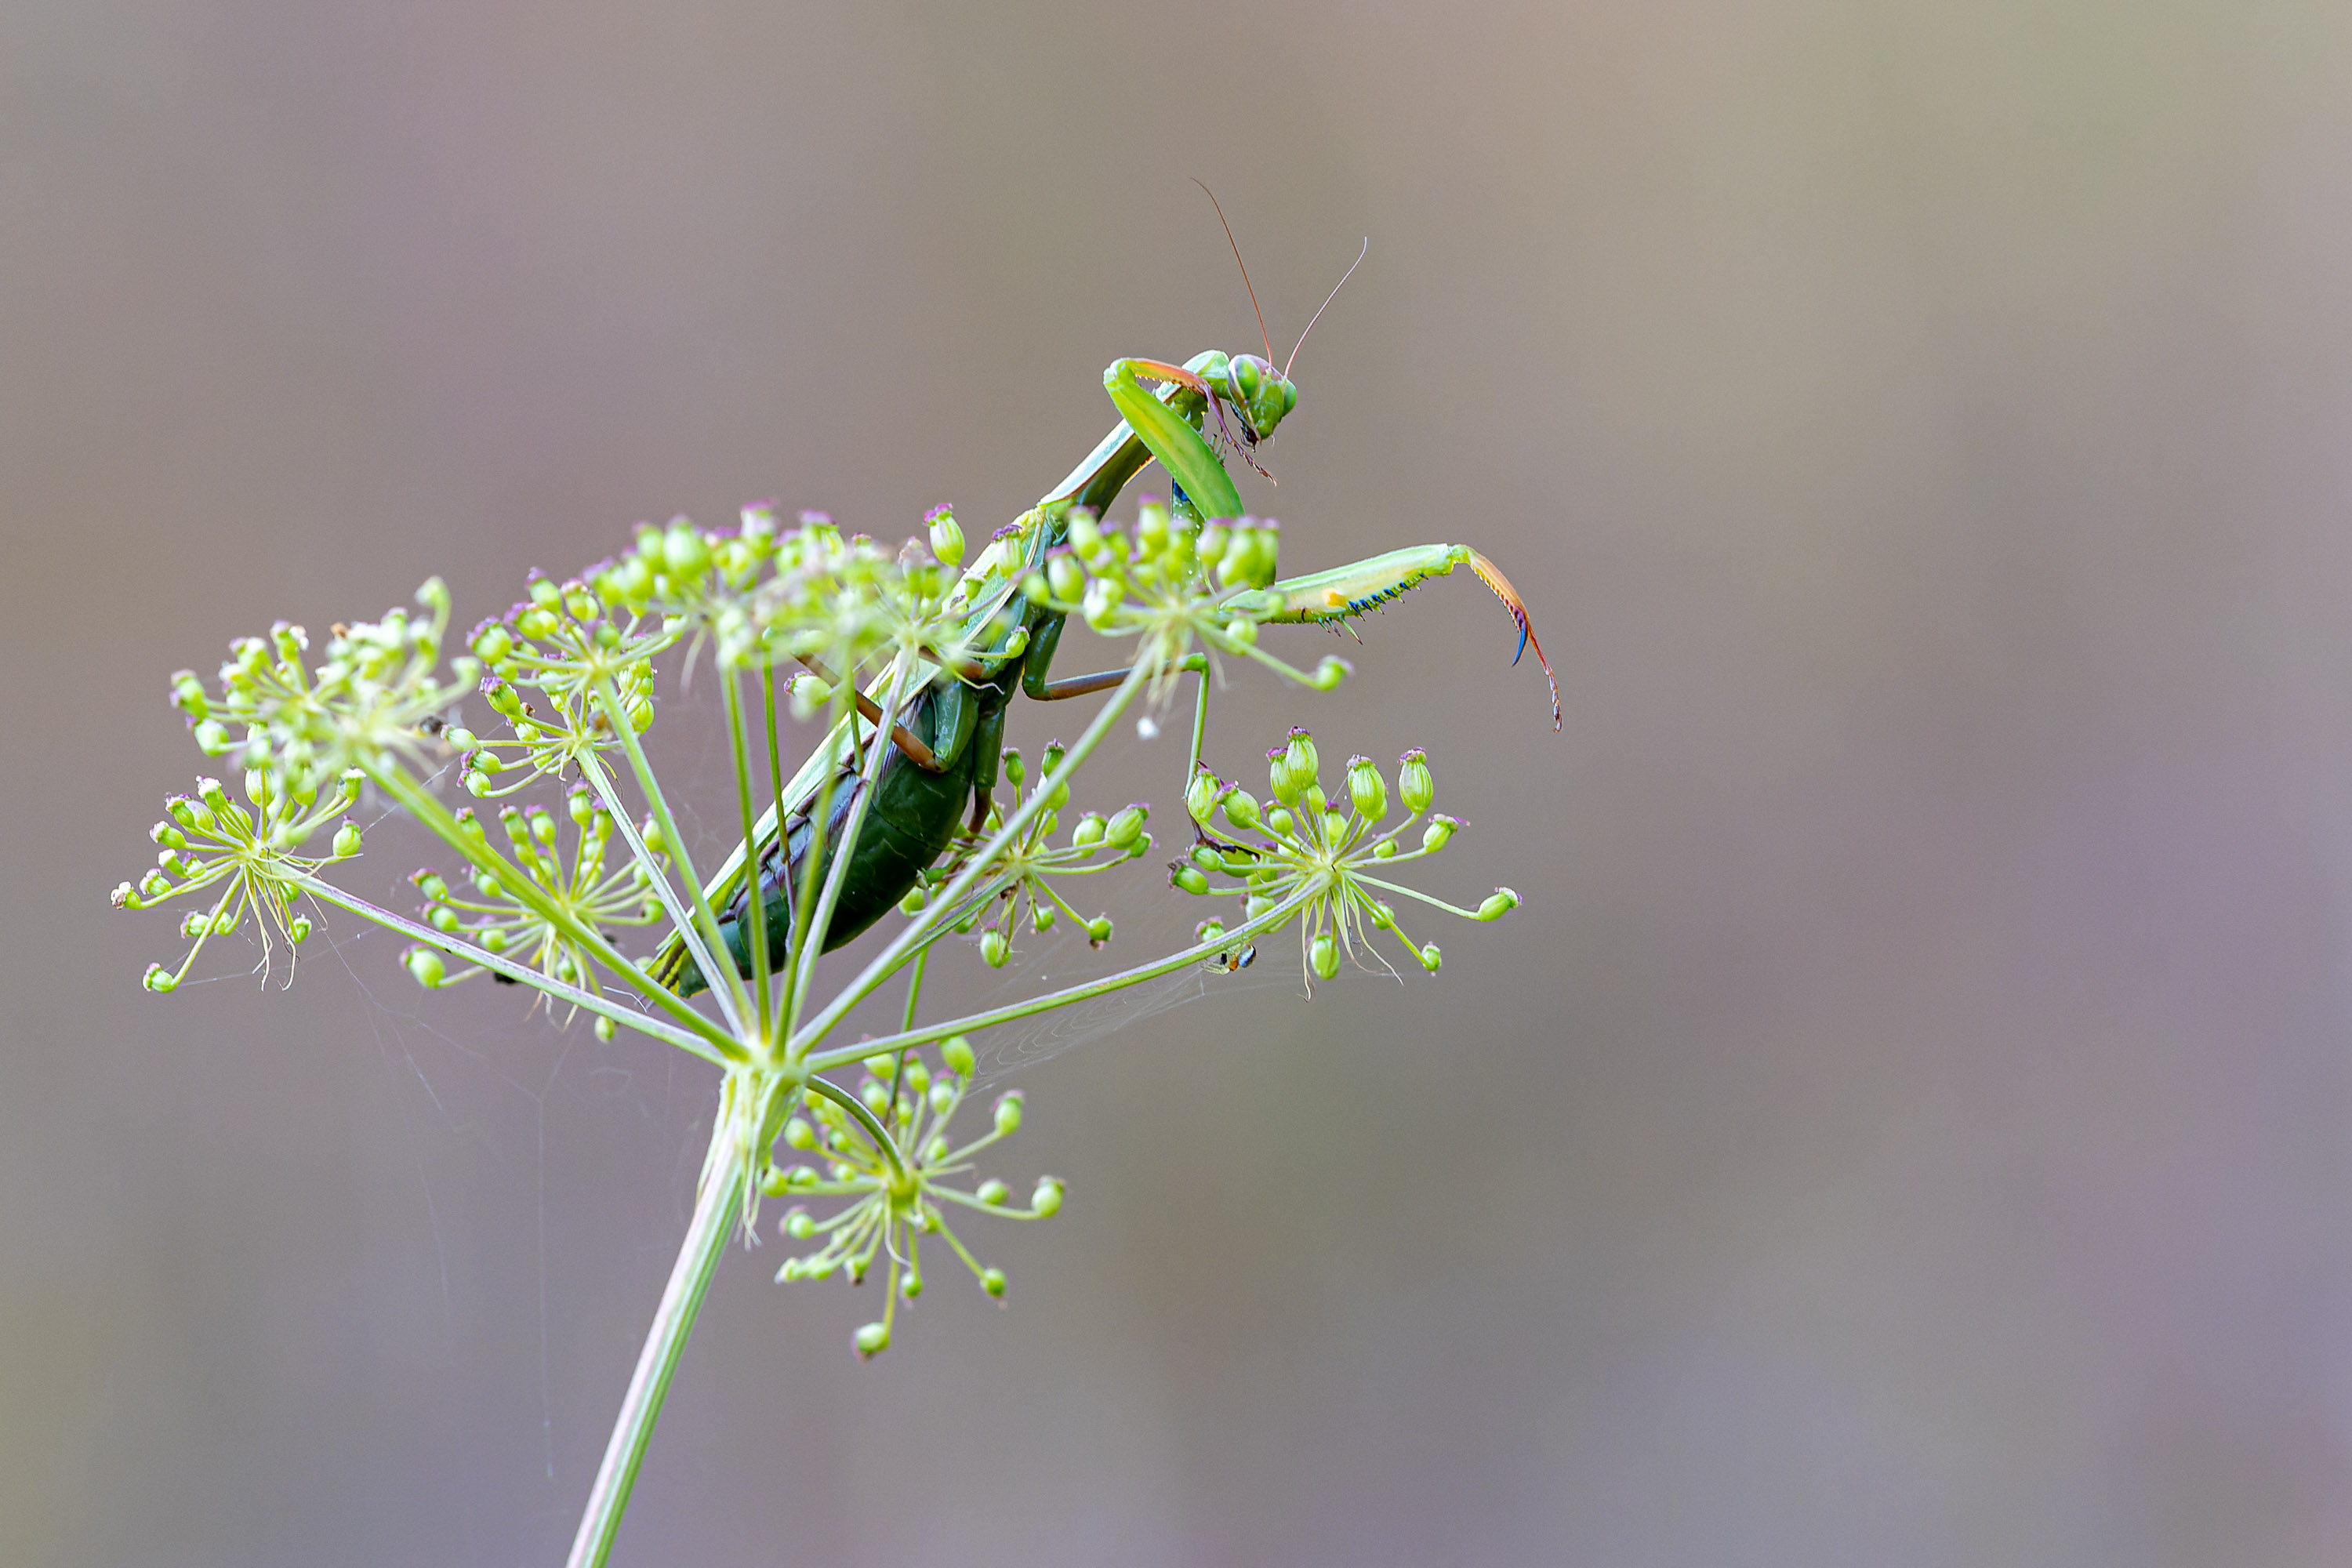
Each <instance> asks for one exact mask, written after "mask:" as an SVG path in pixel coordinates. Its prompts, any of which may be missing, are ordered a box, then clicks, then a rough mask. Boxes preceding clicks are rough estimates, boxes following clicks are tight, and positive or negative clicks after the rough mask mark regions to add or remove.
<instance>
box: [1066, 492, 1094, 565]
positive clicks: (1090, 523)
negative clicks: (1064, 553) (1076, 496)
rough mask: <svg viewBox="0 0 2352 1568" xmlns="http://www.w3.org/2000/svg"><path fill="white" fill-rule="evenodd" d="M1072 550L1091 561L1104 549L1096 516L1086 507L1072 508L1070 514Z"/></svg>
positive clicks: (1069, 529) (1069, 527)
mask: <svg viewBox="0 0 2352 1568" xmlns="http://www.w3.org/2000/svg"><path fill="white" fill-rule="evenodd" d="M1068 531H1069V541H1070V548H1071V549H1073V550H1075V551H1076V552H1078V553H1079V554H1080V555H1082V556H1084V557H1086V558H1087V560H1089V561H1091V560H1093V559H1094V557H1095V553H1096V552H1097V551H1099V550H1101V549H1102V547H1103V536H1102V530H1101V529H1100V528H1098V527H1097V526H1096V524H1095V514H1094V513H1093V512H1091V511H1088V510H1087V509H1086V508H1085V507H1082V506H1080V507H1072V508H1071V509H1070V512H1069V523H1068Z"/></svg>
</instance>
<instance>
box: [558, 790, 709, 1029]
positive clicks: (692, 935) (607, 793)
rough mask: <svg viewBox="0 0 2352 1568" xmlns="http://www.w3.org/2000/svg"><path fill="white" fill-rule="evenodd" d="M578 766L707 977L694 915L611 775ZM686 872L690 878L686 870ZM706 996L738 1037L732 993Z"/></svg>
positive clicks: (706, 955) (706, 962)
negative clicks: (711, 1000)
mask: <svg viewBox="0 0 2352 1568" xmlns="http://www.w3.org/2000/svg"><path fill="white" fill-rule="evenodd" d="M579 762H580V772H581V773H582V775H583V777H585V778H586V779H587V781H588V783H589V784H590V785H591V786H592V787H593V789H594V790H595V791H596V798H597V799H599V800H601V801H603V802H604V809H605V810H607V811H609V812H611V813H612V815H613V823H614V826H615V827H617V828H618V829H619V830H620V835H621V841H622V842H623V843H625V844H626V845H627V846H628V847H629V854H630V856H631V857H632V858H635V861H636V863H637V864H638V865H640V866H643V867H644V868H646V885H647V886H648V887H650V888H651V889H653V894H654V897H655V898H656V899H657V900H660V901H661V907H662V910H663V911H664V912H665V913H667V915H668V916H669V919H670V924H671V925H672V926H674V927H675V928H676V929H677V933H678V938H679V940H680V941H682V942H685V943H686V949H687V952H689V953H691V954H693V956H694V961H695V962H696V963H698V964H700V965H702V966H703V972H704V973H709V966H710V963H711V957H710V953H709V950H708V949H707V948H706V947H705V946H704V944H703V940H702V932H701V931H699V930H698V929H697V928H696V926H695V923H694V911H693V910H691V909H689V908H688V906H687V904H686V903H685V901H684V900H681V899H680V898H679V897H678V892H677V887H676V886H675V885H673V884H672V883H671V881H670V879H669V877H668V875H667V873H666V872H664V871H663V870H662V867H661V858H660V857H658V856H656V854H655V853H654V851H653V847H652V846H651V845H648V844H647V843H646V841H645V837H644V836H643V835H642V834H640V833H639V832H638V831H637V825H636V822H635V819H634V818H633V817H631V816H630V815H629V808H628V806H627V805H624V804H623V803H622V800H621V795H620V791H619V790H618V789H617V788H615V787H614V783H613V775H612V774H611V773H607V772H605V770H604V764H603V763H600V762H598V761H597V760H596V759H595V757H594V755H593V754H592V753H586V752H583V753H582V755H581V756H580V758H579ZM688 870H689V874H691V868H688ZM730 973H731V970H730ZM710 994H711V996H712V998H713V999H714V1000H716V1001H717V1002H718V1004H719V1016H721V1017H722V1018H724V1019H725V1020H726V1021H727V1027H728V1030H729V1032H730V1034H740V1032H741V1030H742V1027H743V1015H742V1009H741V1004H740V1001H739V999H738V998H737V996H736V994H735V993H734V992H732V991H729V990H720V989H717V988H713V989H712V990H711V993H710Z"/></svg>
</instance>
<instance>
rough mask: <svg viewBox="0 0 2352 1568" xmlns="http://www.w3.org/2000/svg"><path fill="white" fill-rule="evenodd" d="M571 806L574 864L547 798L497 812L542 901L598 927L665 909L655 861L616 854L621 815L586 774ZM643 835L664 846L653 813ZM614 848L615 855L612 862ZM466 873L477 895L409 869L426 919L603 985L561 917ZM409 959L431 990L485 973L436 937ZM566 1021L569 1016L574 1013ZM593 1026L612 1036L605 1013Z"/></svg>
mask: <svg viewBox="0 0 2352 1568" xmlns="http://www.w3.org/2000/svg"><path fill="white" fill-rule="evenodd" d="M564 812H565V815H566V816H569V817H570V818H571V821H572V854H571V863H570V864H569V865H566V864H565V861H564V854H563V843H562V830H561V828H560V827H559V826H558V825H557V823H556V819H555V814H554V813H553V812H551V811H550V810H548V809H547V807H546V806H544V805H531V806H527V807H525V806H516V805H508V806H505V807H504V808H502V809H501V810H500V811H499V827H500V829H501V830H502V831H503V832H504V834H505V836H506V841H507V850H508V854H509V858H511V859H512V861H513V863H514V864H515V865H516V866H519V867H520V868H521V869H522V873H523V875H525V876H527V877H529V878H530V879H531V881H532V882H533V883H534V884H535V885H536V887H537V888H538V889H539V891H540V893H541V895H542V898H543V900H544V901H547V902H551V903H552V904H553V905H554V906H555V907H556V909H557V910H561V911H562V912H564V913H566V914H568V915H570V916H571V917H572V921H575V922H576V924H577V926H578V927H582V928H585V929H588V930H591V931H593V930H597V929H599V928H602V927H606V926H620V925H646V924H649V923H651V922H652V921H655V920H656V919H658V918H660V916H661V912H662V910H661V902H660V900H658V899H657V898H656V896H655V894H654V891H653V887H652V882H653V875H652V872H651V870H650V869H649V868H647V867H646V864H645V862H643V861H641V860H638V859H637V858H635V857H634V856H631V855H629V854H627V853H626V852H625V851H624V852H623V853H622V854H620V855H619V856H617V857H614V855H613V854H612V852H611V851H612V844H613V839H614V835H615V834H616V833H617V832H618V830H619V824H618V823H616V822H615V821H614V818H613V815H612V813H611V812H610V811H608V810H606V809H605V808H604V805H601V804H599V803H598V802H597V801H596V799H595V797H594V796H593V795H592V794H591V793H590V791H589V789H588V786H587V785H586V784H576V785H574V786H573V787H572V790H571V792H570V793H569V794H568V795H565V797H564ZM456 820H457V827H458V830H459V831H460V832H461V833H464V834H466V835H467V836H468V837H475V838H477V839H478V840H479V841H481V842H484V843H487V842H488V833H487V832H486V830H485V829H484V828H483V826H482V825H481V823H480V821H479V820H478V818H477V817H476V816H475V815H474V813H473V811H472V810H471V809H467V810H464V811H460V812H458V813H457V817H456ZM640 836H641V837H643V838H644V839H645V840H646V843H647V845H648V847H655V848H656V853H658V852H659V850H658V846H659V845H660V844H661V842H662V838H661V832H660V829H659V828H658V827H657V826H656V825H655V824H654V823H653V822H652V821H651V820H650V819H648V820H647V821H646V824H645V826H644V827H643V828H642V829H641V830H640ZM616 858H617V860H618V861H619V864H618V865H614V864H613V863H612V862H613V860H614V859H616ZM464 875H465V877H466V879H467V882H468V883H469V884H470V889H471V896H467V894H466V893H464V892H460V891H459V890H457V889H453V888H452V887H451V886H450V885H449V882H448V880H447V879H446V878H444V877H443V876H442V875H441V873H440V872H438V871H436V870H435V869H434V868H432V867H430V866H427V867H424V868H420V869H418V870H416V871H415V872H413V873H411V874H410V876H409V881H410V882H412V883H414V884H415V888H416V890H417V891H418V892H420V893H422V894H423V895H424V896H425V909H424V915H423V918H424V921H425V924H426V925H428V926H431V927H432V928H433V929H434V930H435V931H440V932H441V933H443V934H444V935H448V936H460V935H462V936H464V937H466V938H467V940H469V941H471V942H474V943H475V944H476V945H477V946H478V947H480V948H482V949H483V950H484V951H485V952H494V953H501V954H510V955H512V956H513V957H514V958H515V959H516V960H517V961H519V962H521V963H529V964H530V965H532V966H533V967H534V968H536V969H537V970H538V971H539V972H540V973H542V974H544V975H546V976H547V977H548V978H549V979H551V980H554V981H557V982H559V983H560V984H565V985H570V986H574V987H577V988H579V989H582V990H586V991H591V992H593V991H599V990H601V989H602V987H600V986H599V985H598V984H597V980H596V973H597V968H596V965H595V963H593V961H592V959H591V956H590V954H589V952H587V950H586V949H585V948H583V947H582V946H581V945H580V943H579V942H578V941H577V940H575V939H574V938H573V937H572V935H570V934H569V932H568V931H567V930H566V929H565V927H564V926H563V925H562V924H559V923H558V922H556V921H553V920H551V919H550V918H549V917H548V915H547V914H545V913H544V912H542V911H541V910H539V909H535V908H533V907H532V906H530V905H529V904H526V903H524V902H523V901H522V900H520V899H518V898H517V897H516V896H515V895H514V893H513V892H512V891H511V890H509V889H507V888H506V887H504V886H502V885H501V884H500V882H499V879H498V877H496V876H494V875H493V874H491V873H490V872H489V871H488V870H486V869H484V868H479V867H475V868H469V869H468V870H467V872H466V873H464ZM402 962H403V963H404V964H405V965H406V966H407V969H408V973H409V974H410V975H411V976H412V977H413V978H414V979H415V981H416V982H417V984H420V985H423V986H425V987H426V988H427V989H428V990H433V989H438V988H439V987H441V986H444V985H455V984H457V983H458V982H459V981H461V980H470V979H472V978H473V977H474V976H475V975H477V974H480V973H483V970H482V968H481V966H480V965H478V964H476V965H471V966H468V967H467V968H464V969H460V970H457V972H455V973H452V972H451V971H450V969H449V967H448V963H447V961H446V958H445V957H444V956H443V954H442V953H441V952H440V951H439V950H437V949H436V948H431V947H424V946H418V947H413V948H411V949H409V951H408V952H407V953H406V954H405V955H404V958H403V961H402ZM575 1011H576V1009H575ZM564 1021H565V1022H566V1023H567V1024H568V1023H569V1022H570V1021H571V1016H570V1015H569V1014H567V1015H566V1016H565V1019H564ZM596 1033H597V1036H598V1037H600V1038H603V1039H610V1038H612V1037H613V1022H612V1020H611V1019H609V1018H604V1017H599V1018H598V1019H597V1020H596Z"/></svg>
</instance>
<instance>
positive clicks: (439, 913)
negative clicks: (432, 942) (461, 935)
mask: <svg viewBox="0 0 2352 1568" xmlns="http://www.w3.org/2000/svg"><path fill="white" fill-rule="evenodd" d="M425 924H426V925H429V926H431V927H432V928H433V929H434V930H435V931H439V932H440V933H441V934H442V935H443V936H453V935H455V934H456V933H457V910H453V909H451V908H450V907H449V906H448V905H446V904H435V905H433V906H432V907H431V908H430V909H428V910H425Z"/></svg>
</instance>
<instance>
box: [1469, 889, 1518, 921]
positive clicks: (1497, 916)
mask: <svg viewBox="0 0 2352 1568" xmlns="http://www.w3.org/2000/svg"><path fill="white" fill-rule="evenodd" d="M1518 907H1519V896H1518V894H1517V893H1515V892H1513V891H1511V889H1508V888H1497V889H1495V890H1494V891H1493V892H1491V893H1489V894H1487V895H1486V902H1485V903H1483V904H1480V905H1479V906H1478V918H1479V919H1480V920H1482V921H1498V920H1501V919H1502V918H1503V917H1504V916H1505V915H1507V914H1509V913H1510V912H1511V911H1512V910H1516V909H1517V908H1518Z"/></svg>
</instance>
